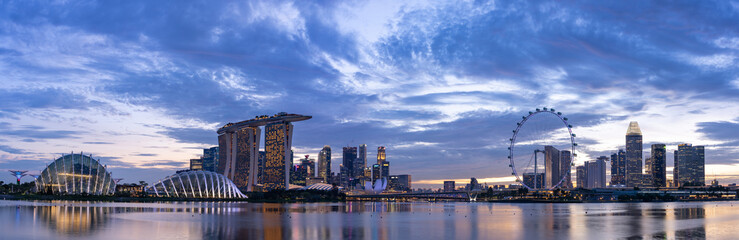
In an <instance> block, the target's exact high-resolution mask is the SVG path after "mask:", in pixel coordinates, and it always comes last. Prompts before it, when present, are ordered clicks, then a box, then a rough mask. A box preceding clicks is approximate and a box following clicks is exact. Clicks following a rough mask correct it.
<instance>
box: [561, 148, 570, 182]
mask: <svg viewBox="0 0 739 240" xmlns="http://www.w3.org/2000/svg"><path fill="white" fill-rule="evenodd" d="M559 153H560V155H559V156H560V157H559V160H560V165H559V174H560V175H561V176H563V177H564V180H563V181H562V184H561V185H560V187H561V188H572V176H570V175H571V174H570V169H571V168H570V165H571V164H572V153H571V152H570V151H568V150H562V151H560V152H559Z"/></svg>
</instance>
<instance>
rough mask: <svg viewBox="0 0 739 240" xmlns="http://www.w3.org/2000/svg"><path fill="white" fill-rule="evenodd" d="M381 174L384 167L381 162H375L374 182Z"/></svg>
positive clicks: (373, 170) (373, 169)
mask: <svg viewBox="0 0 739 240" xmlns="http://www.w3.org/2000/svg"><path fill="white" fill-rule="evenodd" d="M380 175H382V167H381V166H380V164H373V165H372V182H375V181H376V180H377V179H380Z"/></svg>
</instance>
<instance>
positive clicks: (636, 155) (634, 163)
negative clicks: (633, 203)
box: [626, 122, 643, 187]
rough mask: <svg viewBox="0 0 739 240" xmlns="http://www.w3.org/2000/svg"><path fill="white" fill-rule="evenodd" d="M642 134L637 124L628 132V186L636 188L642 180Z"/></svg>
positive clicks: (631, 126) (632, 124)
mask: <svg viewBox="0 0 739 240" xmlns="http://www.w3.org/2000/svg"><path fill="white" fill-rule="evenodd" d="M642 179H643V178H642V133H641V129H639V124H638V123H637V122H631V123H629V128H628V129H627V130H626V186H627V187H636V186H637V185H639V183H641V180H642Z"/></svg>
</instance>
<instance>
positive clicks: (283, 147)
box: [263, 122, 293, 191]
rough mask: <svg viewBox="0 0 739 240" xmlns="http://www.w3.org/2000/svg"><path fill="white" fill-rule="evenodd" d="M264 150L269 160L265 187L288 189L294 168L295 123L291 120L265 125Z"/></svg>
mask: <svg viewBox="0 0 739 240" xmlns="http://www.w3.org/2000/svg"><path fill="white" fill-rule="evenodd" d="M264 129H265V137H264V150H265V152H266V153H267V161H266V162H265V166H264V176H263V178H264V179H263V180H264V189H265V190H267V191H269V190H272V189H287V188H288V187H289V185H290V168H292V164H291V162H292V151H291V145H292V135H293V125H292V124H291V123H290V122H275V123H270V124H267V126H265V128H264Z"/></svg>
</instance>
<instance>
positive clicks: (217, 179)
mask: <svg viewBox="0 0 739 240" xmlns="http://www.w3.org/2000/svg"><path fill="white" fill-rule="evenodd" d="M146 192H147V193H148V194H153V195H156V196H157V197H179V198H246V195H244V194H243V193H241V191H239V188H237V187H236V185H234V183H233V182H231V180H229V179H228V178H226V177H225V176H223V175H221V174H218V173H215V172H211V171H200V170H198V171H183V172H178V173H176V174H175V175H172V176H169V177H167V178H165V179H162V180H161V181H159V182H157V183H155V184H154V185H152V186H150V187H148V188H147V189H146Z"/></svg>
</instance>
